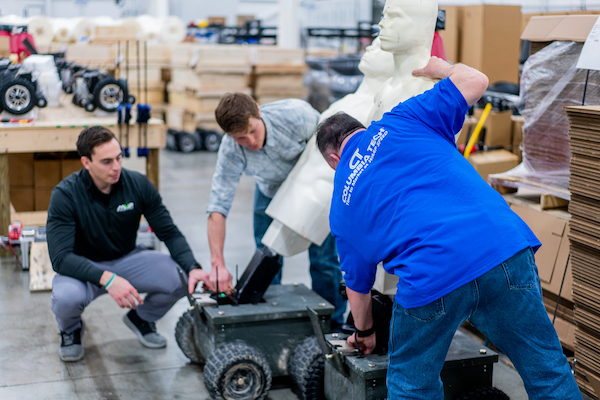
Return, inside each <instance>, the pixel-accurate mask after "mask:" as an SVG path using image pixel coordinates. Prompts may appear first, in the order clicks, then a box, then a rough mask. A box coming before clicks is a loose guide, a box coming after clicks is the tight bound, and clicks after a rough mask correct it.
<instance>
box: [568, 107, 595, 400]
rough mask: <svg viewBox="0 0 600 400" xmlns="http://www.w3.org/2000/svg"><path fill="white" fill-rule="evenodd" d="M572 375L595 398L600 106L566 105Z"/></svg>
mask: <svg viewBox="0 0 600 400" xmlns="http://www.w3.org/2000/svg"><path fill="white" fill-rule="evenodd" d="M566 110H567V115H568V118H569V122H570V128H569V135H570V137H571V142H570V148H571V166H570V169H571V180H570V187H569V189H570V191H571V203H570V205H569V211H570V212H571V233H570V235H569V238H570V241H571V259H572V264H573V299H574V301H575V313H574V315H575V322H576V324H577V329H576V331H575V357H576V359H577V361H578V367H577V369H576V378H577V381H578V383H579V386H580V387H581V389H582V390H583V391H584V392H586V394H588V395H590V396H593V397H594V398H596V397H597V396H598V395H599V393H594V390H593V387H592V385H591V384H590V383H591V382H594V381H597V380H599V379H600V372H599V371H600V361H599V360H600V228H599V227H600V139H599V137H600V106H586V107H568V108H567V109H566Z"/></svg>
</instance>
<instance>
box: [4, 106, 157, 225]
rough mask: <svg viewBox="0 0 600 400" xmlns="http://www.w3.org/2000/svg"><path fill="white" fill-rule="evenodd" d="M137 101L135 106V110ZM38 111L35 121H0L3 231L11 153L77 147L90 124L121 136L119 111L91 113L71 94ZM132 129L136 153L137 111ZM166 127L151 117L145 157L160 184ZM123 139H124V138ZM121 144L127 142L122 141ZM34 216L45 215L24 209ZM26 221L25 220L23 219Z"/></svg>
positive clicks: (7, 218) (150, 175) (7, 214)
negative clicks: (162, 149) (77, 103)
mask: <svg viewBox="0 0 600 400" xmlns="http://www.w3.org/2000/svg"><path fill="white" fill-rule="evenodd" d="M135 108H136V107H135V105H134V106H133V110H134V111H135ZM34 111H37V113H38V115H37V118H35V120H34V122H26V123H0V232H2V234H4V233H5V230H6V229H7V227H8V225H9V224H10V221H11V201H10V182H9V170H8V169H9V167H8V165H9V163H8V154H9V153H62V152H73V151H76V150H77V148H76V145H75V143H76V141H77V137H78V136H79V133H80V132H81V131H82V130H83V129H85V128H87V127H90V126H95V125H100V126H104V127H106V128H108V129H110V130H111V131H113V132H114V134H115V135H116V136H117V138H119V126H118V124H117V115H116V113H112V114H109V113H104V112H96V113H89V112H87V111H85V110H84V109H83V108H80V107H76V106H75V105H73V104H72V103H71V96H69V95H63V97H62V98H61V106H60V107H56V108H44V109H38V108H35V109H34ZM131 121H132V125H131V126H130V129H129V147H130V152H131V156H132V157H137V146H138V126H136V125H134V123H135V122H134V121H135V115H132V118H131ZM124 131H125V128H123V134H124ZM165 140H166V127H165V124H164V122H163V121H161V120H158V119H150V121H149V123H148V141H147V147H148V148H149V155H148V159H147V161H146V175H147V176H148V179H150V181H151V182H152V183H153V184H154V185H155V186H156V187H157V188H158V183H159V182H158V175H159V156H158V155H159V149H160V148H161V147H164V145H165ZM123 141H124V139H123ZM122 145H125V144H124V143H122ZM35 213H37V214H40V215H38V216H37V218H36V217H35V215H28V217H32V219H33V220H36V219H37V220H39V219H41V218H43V219H44V224H45V216H41V214H43V212H42V213H40V212H32V213H23V214H35ZM24 222H25V221H24Z"/></svg>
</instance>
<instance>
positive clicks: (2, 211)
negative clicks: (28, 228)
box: [0, 146, 10, 236]
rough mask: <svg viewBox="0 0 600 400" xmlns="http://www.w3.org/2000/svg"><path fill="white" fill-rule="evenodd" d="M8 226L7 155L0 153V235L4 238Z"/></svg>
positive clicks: (8, 187)
mask: <svg viewBox="0 0 600 400" xmlns="http://www.w3.org/2000/svg"><path fill="white" fill-rule="evenodd" d="M0 147H1V146H0ZM8 225H10V182H9V180H8V154H6V153H0V235H3V236H4V235H7V234H8Z"/></svg>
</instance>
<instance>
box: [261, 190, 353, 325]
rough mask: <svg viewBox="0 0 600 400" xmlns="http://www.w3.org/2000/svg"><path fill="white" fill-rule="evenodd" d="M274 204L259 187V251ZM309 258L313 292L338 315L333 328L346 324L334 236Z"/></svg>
mask: <svg viewBox="0 0 600 400" xmlns="http://www.w3.org/2000/svg"><path fill="white" fill-rule="evenodd" d="M270 202H271V199H270V198H268V197H267V196H265V195H264V194H262V193H261V192H260V190H258V187H256V191H255V194H254V240H255V241H256V247H257V248H259V249H262V248H263V247H264V245H263V244H262V243H261V240H262V237H263V236H264V235H265V232H266V231H267V229H268V228H269V225H271V222H272V221H273V219H272V218H271V217H269V216H268V215H267V214H265V210H266V209H267V206H268V205H269V203H270ZM308 257H309V261H310V276H311V278H312V289H313V290H314V291H315V292H316V293H317V294H319V296H321V297H323V298H324V299H325V300H327V301H328V302H330V303H331V304H333V306H334V307H335V312H334V313H333V315H332V316H331V323H332V326H337V325H341V324H343V323H344V312H345V311H346V300H344V298H343V297H342V295H341V294H340V291H339V286H340V282H341V281H342V271H341V270H340V261H339V258H338V253H337V248H336V245H335V239H334V238H333V236H331V234H329V236H328V237H327V239H325V241H324V242H323V244H322V245H321V246H317V245H315V244H314V243H313V244H311V245H310V247H309V248H308ZM280 262H281V263H282V265H283V258H281V259H280ZM273 283H274V284H279V283H281V270H280V271H279V273H278V274H277V276H276V277H275V279H273Z"/></svg>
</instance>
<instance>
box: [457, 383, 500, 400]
mask: <svg viewBox="0 0 600 400" xmlns="http://www.w3.org/2000/svg"><path fill="white" fill-rule="evenodd" d="M454 400H510V397H508V395H507V394H506V393H504V392H503V391H502V390H500V389H497V388H495V387H491V386H481V387H473V388H470V389H467V390H466V391H464V392H463V393H461V394H460V395H459V396H458V397H456V398H455V399H454Z"/></svg>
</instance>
